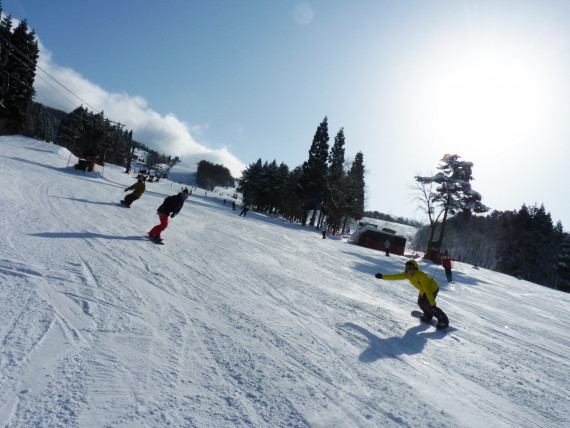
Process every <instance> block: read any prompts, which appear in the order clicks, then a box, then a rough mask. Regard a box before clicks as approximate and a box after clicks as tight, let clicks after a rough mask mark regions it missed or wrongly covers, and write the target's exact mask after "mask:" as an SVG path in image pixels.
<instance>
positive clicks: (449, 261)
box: [442, 253, 453, 282]
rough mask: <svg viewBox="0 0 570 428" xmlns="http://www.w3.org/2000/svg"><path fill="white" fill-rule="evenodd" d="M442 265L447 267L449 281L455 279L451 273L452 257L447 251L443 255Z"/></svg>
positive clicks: (446, 272) (446, 273)
mask: <svg viewBox="0 0 570 428" xmlns="http://www.w3.org/2000/svg"><path fill="white" fill-rule="evenodd" d="M442 265H443V268H444V269H445V276H446V277H447V281H448V282H452V281H453V279H452V278H451V277H452V274H451V266H452V259H451V257H449V255H448V254H447V253H446V254H445V255H444V256H443V261H442Z"/></svg>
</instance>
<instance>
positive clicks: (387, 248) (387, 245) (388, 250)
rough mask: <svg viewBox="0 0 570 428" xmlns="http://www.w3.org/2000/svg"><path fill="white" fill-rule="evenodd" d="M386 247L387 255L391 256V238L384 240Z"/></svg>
mask: <svg viewBox="0 0 570 428" xmlns="http://www.w3.org/2000/svg"><path fill="white" fill-rule="evenodd" d="M384 249H385V250H386V257H390V240H389V239H386V240H385V241H384Z"/></svg>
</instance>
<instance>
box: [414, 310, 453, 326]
mask: <svg viewBox="0 0 570 428" xmlns="http://www.w3.org/2000/svg"><path fill="white" fill-rule="evenodd" d="M423 314H424V313H423V312H421V311H412V312H411V314H410V315H412V316H413V317H414V318H417V319H421V316H422V315H423ZM422 322H425V323H426V324H431V325H434V326H435V328H437V329H438V330H441V329H444V328H446V327H448V326H447V325H442V326H440V325H439V324H438V323H437V318H435V317H434V318H432V320H431V321H429V322H426V321H423V320H422Z"/></svg>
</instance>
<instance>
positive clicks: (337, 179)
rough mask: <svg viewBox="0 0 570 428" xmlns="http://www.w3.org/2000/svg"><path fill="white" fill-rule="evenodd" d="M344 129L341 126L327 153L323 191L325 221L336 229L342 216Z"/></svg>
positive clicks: (343, 197) (344, 191)
mask: <svg viewBox="0 0 570 428" xmlns="http://www.w3.org/2000/svg"><path fill="white" fill-rule="evenodd" d="M344 144H345V137H344V129H343V128H341V129H340V130H339V131H338V133H337V134H336V137H335V139H334V144H333V146H332V148H331V152H330V155H329V174H328V180H327V181H328V185H327V188H326V192H325V206H326V208H327V223H328V226H329V228H331V229H333V230H338V229H339V228H340V224H341V221H342V216H343V211H342V208H343V204H344V200H345V194H346V188H345V186H344V184H345V183H346V177H345V173H344Z"/></svg>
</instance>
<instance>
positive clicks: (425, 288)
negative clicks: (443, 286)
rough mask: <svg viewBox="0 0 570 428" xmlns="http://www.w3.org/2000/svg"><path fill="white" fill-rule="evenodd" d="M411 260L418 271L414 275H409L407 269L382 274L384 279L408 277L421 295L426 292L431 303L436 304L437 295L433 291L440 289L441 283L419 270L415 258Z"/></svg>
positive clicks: (391, 279)
mask: <svg viewBox="0 0 570 428" xmlns="http://www.w3.org/2000/svg"><path fill="white" fill-rule="evenodd" d="M410 261H411V262H413V263H414V265H415V266H416V272H415V273H414V274H413V275H412V276H410V277H409V276H408V274H407V273H406V271H404V272H402V273H398V274H396V275H382V279H387V280H388V281H393V280H397V279H407V280H408V281H410V283H411V284H412V285H413V286H414V287H416V288H417V289H418V290H420V296H423V295H424V294H425V295H426V296H427V298H428V300H429V302H430V303H431V305H432V306H435V297H433V293H435V292H436V291H437V290H439V284H438V283H437V281H436V280H435V279H433V278H432V277H431V276H429V275H428V274H427V273H425V272H424V271H421V270H419V269H418V264H417V262H416V261H415V260H410Z"/></svg>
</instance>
